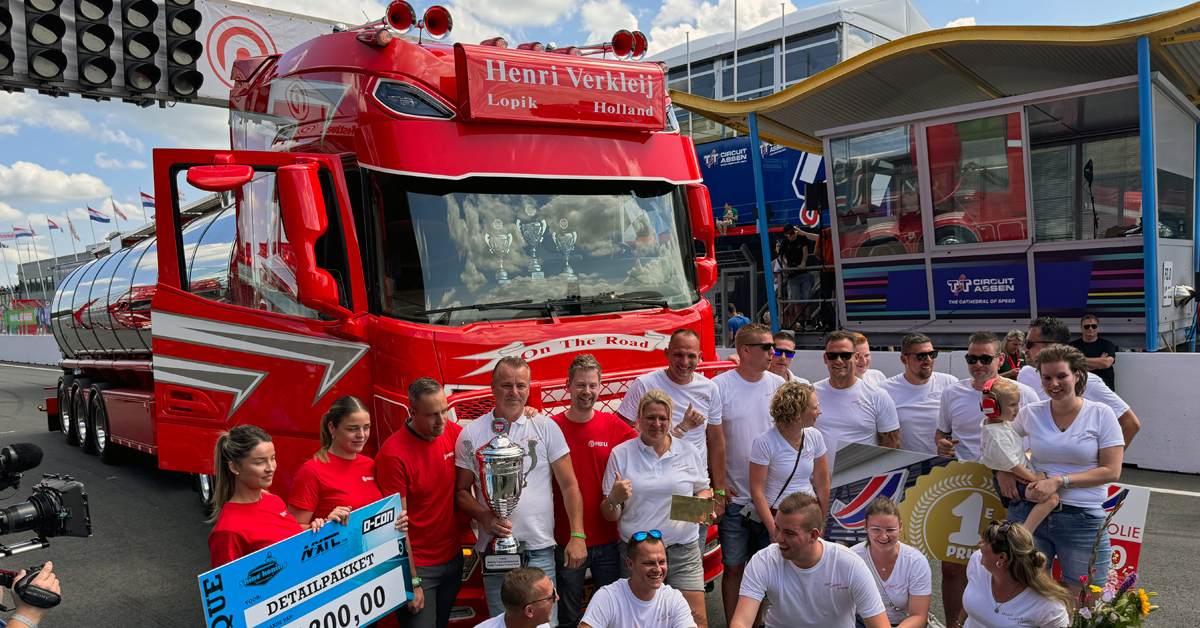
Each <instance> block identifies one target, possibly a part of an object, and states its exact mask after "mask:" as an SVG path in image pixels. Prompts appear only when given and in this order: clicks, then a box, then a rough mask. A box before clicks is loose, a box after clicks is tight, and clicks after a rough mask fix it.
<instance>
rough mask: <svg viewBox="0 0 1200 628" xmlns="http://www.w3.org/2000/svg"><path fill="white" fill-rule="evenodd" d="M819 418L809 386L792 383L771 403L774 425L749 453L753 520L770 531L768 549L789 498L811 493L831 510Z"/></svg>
mask: <svg viewBox="0 0 1200 628" xmlns="http://www.w3.org/2000/svg"><path fill="white" fill-rule="evenodd" d="M819 416H821V407H820V406H819V405H818V403H817V395H816V394H815V393H814V392H813V387H812V386H810V385H809V384H802V383H800V382H797V381H791V382H788V383H786V384H784V385H782V386H780V387H779V388H778V389H777V390H776V391H775V395H774V396H773V397H772V398H771V419H773V420H774V422H775V426H774V427H773V428H772V429H769V430H767V431H766V432H763V435H762V436H759V437H758V438H757V439H756V440H755V441H754V445H753V446H751V448H750V497H751V499H752V500H753V501H754V514H752V515H751V521H761V522H762V526H763V527H764V528H765V530H763V531H762V532H763V533H765V536H766V539H764V543H763V547H766V546H767V545H770V544H771V541H770V538H771V537H774V536H775V509H776V508H777V507H778V506H779V502H780V500H782V499H783V498H784V497H787V496H788V495H791V494H792V493H795V492H797V491H799V492H801V493H808V494H809V495H812V496H813V497H816V498H817V501H818V502H820V504H821V512H828V511H829V465H828V464H827V462H826V460H825V438H824V437H823V436H821V432H820V431H818V430H817V428H816V427H814V425H816V422H817V417H819ZM756 527H757V526H756Z"/></svg>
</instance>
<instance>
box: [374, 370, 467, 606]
mask: <svg viewBox="0 0 1200 628" xmlns="http://www.w3.org/2000/svg"><path fill="white" fill-rule="evenodd" d="M408 403H409V405H410V406H411V408H412V417H410V418H409V419H408V421H407V422H406V423H405V424H404V429H401V430H399V431H397V432H396V433H395V434H393V435H392V436H391V438H388V439H387V442H385V443H384V444H383V446H382V447H380V448H379V455H378V456H376V457H375V476H376V478H377V480H376V481H377V482H379V488H380V489H381V490H383V494H384V495H391V494H393V493H398V494H399V495H400V496H401V497H404V498H405V499H406V500H407V502H406V508H407V509H408V512H409V513H411V514H410V516H409V523H408V535H409V548H410V551H411V552H412V560H413V564H414V565H415V566H416V568H415V573H416V577H415V578H413V601H412V602H410V603H409V604H408V605H407V606H406V607H405V608H401V609H400V610H398V611H397V612H396V617H397V619H399V621H400V625H401V626H413V627H418V628H433V627H434V626H439V627H442V626H445V625H446V624H447V623H448V622H449V621H450V611H451V610H453V608H454V600H455V598H457V597H458V590H459V589H460V588H462V570H463V554H462V541H461V540H460V538H459V528H458V513H457V511H456V510H455V506H454V490H453V486H454V477H455V470H454V444H455V443H456V442H458V434H459V432H461V431H462V428H461V427H459V426H458V424H457V423H452V422H450V421H449V414H450V405H449V404H448V403H447V402H446V393H445V391H443V390H442V386H441V385H440V384H438V383H437V382H436V381H434V380H433V379H432V378H429V377H422V378H420V379H418V380H416V381H414V382H413V383H412V385H410V386H409V387H408Z"/></svg>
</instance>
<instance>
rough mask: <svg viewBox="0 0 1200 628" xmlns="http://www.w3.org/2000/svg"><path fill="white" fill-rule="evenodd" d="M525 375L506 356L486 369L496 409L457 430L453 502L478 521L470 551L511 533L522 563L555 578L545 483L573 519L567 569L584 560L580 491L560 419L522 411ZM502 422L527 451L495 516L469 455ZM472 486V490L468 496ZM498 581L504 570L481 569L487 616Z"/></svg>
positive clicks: (500, 608)
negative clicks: (517, 480)
mask: <svg viewBox="0 0 1200 628" xmlns="http://www.w3.org/2000/svg"><path fill="white" fill-rule="evenodd" d="M529 381H530V373H529V364H528V363H526V362H525V360H522V359H521V358H519V357H515V356H509V357H504V358H501V359H500V361H499V362H497V363H496V367H495V368H494V369H493V370H492V394H493V395H495V398H496V407H495V408H493V409H492V411H491V412H489V413H487V414H485V415H483V416H481V417H479V418H477V419H475V420H474V421H471V422H470V423H468V424H467V425H466V427H464V428H463V430H462V433H460V434H459V435H458V443H457V445H455V447H454V464H455V466H457V467H458V469H457V471H456V473H457V475H456V477H455V485H454V503H455V504H456V505H457V506H458V508H459V509H460V510H462V511H463V512H465V513H467V515H469V516H470V517H471V518H472V519H474V520H475V521H477V522H479V528H480V529H479V532H478V534H477V536H478V537H479V542H478V543H477V544H476V545H475V550H476V551H483V550H484V548H485V547H487V546H488V545H490V544H491V542H492V539H493V538H494V537H496V536H504V535H509V534H511V535H512V536H513V537H514V538H515V539H516V540H517V541H518V542H519V543H520V550H521V555H522V559H523V563H524V564H526V565H528V566H530V567H538V568H540V569H541V570H542V571H544V572H545V573H546V576H547V577H549V578H550V581H551V582H554V580H555V568H554V497H553V491H552V487H551V482H552V481H557V482H558V490H559V491H560V492H561V494H562V498H563V505H564V506H566V510H567V518H568V519H570V522H571V540H570V542H568V543H567V546H566V548H565V550H564V561H565V563H566V566H567V567H569V568H572V569H574V568H578V567H579V565H581V564H582V563H583V561H584V560H585V559H586V558H587V544H586V535H585V533H584V530H583V497H582V496H581V495H580V492H579V484H578V482H576V480H575V469H574V467H572V466H571V451H570V450H569V449H568V448H567V442H566V439H565V438H563V433H562V430H561V429H560V428H559V427H558V424H556V423H555V422H554V421H553V420H552V419H551V418H550V417H547V416H545V415H543V414H536V415H534V416H532V417H527V416H525V414H524V410H525V402H526V401H528V400H529ZM500 422H507V427H508V437H509V438H510V439H511V440H512V441H513V442H515V443H516V444H518V445H520V446H521V448H523V449H524V450H525V481H526V483H527V484H526V486H525V489H524V490H523V491H522V492H521V500H520V502H519V503H518V504H517V507H516V509H515V510H514V511H513V513H512V516H511V517H510V519H508V520H502V519H500V518H498V517H497V516H496V515H494V514H492V511H491V509H490V508H488V507H487V506H486V505H484V501H483V500H484V497H483V491H481V490H480V488H479V486H478V482H479V477H478V476H479V466H478V464H477V463H476V461H475V451H476V450H477V449H479V448H480V447H483V446H484V445H486V444H487V443H488V441H490V440H491V439H492V438H493V437H494V436H495V433H494V432H493V425H495V424H497V423H500ZM552 472H553V473H552ZM552 477H553V480H552V479H551V478H552ZM472 489H474V491H475V494H474V495H472V494H471V491H472ZM503 583H504V574H503V573H487V572H485V573H484V575H483V589H484V594H485V595H486V596H487V602H488V611H489V612H490V613H491V615H492V617H496V616H498V615H500V614H501V613H503V612H504V603H503V601H502V600H501V596H500V588H501V585H502V584H503ZM551 613H552V615H553V616H552V619H551V621H550V625H551V626H556V625H558V604H554V605H553V609H552V610H551Z"/></svg>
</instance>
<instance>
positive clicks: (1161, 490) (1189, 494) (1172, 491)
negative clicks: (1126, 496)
mask: <svg viewBox="0 0 1200 628" xmlns="http://www.w3.org/2000/svg"><path fill="white" fill-rule="evenodd" d="M1118 484H1120V483H1119V482H1118ZM1121 486H1130V487H1134V488H1144V489H1146V490H1148V491H1152V492H1155V493H1166V494H1168V495H1183V496H1185V497H1200V493H1196V492H1193V491H1177V490H1175V489H1173V488H1156V487H1154V486H1138V485H1136V484H1121Z"/></svg>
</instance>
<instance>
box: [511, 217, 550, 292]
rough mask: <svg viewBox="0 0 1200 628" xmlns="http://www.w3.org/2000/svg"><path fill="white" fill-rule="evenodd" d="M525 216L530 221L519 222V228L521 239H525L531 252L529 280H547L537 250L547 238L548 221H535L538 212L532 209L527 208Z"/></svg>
mask: <svg viewBox="0 0 1200 628" xmlns="http://www.w3.org/2000/svg"><path fill="white" fill-rule="evenodd" d="M525 215H527V216H529V218H530V219H529V220H526V221H521V220H517V227H518V228H519V229H520V230H521V237H523V238H525V244H528V245H529V248H530V250H531V253H530V258H531V259H530V261H529V271H530V272H529V278H530V279H545V278H546V274H545V273H543V272H542V263H541V261H539V260H538V255H537V249H538V244H540V243H541V242H542V238H544V237H546V221H545V220H533V218H535V217H536V215H537V210H536V209H534V208H532V207H526V208H525Z"/></svg>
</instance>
